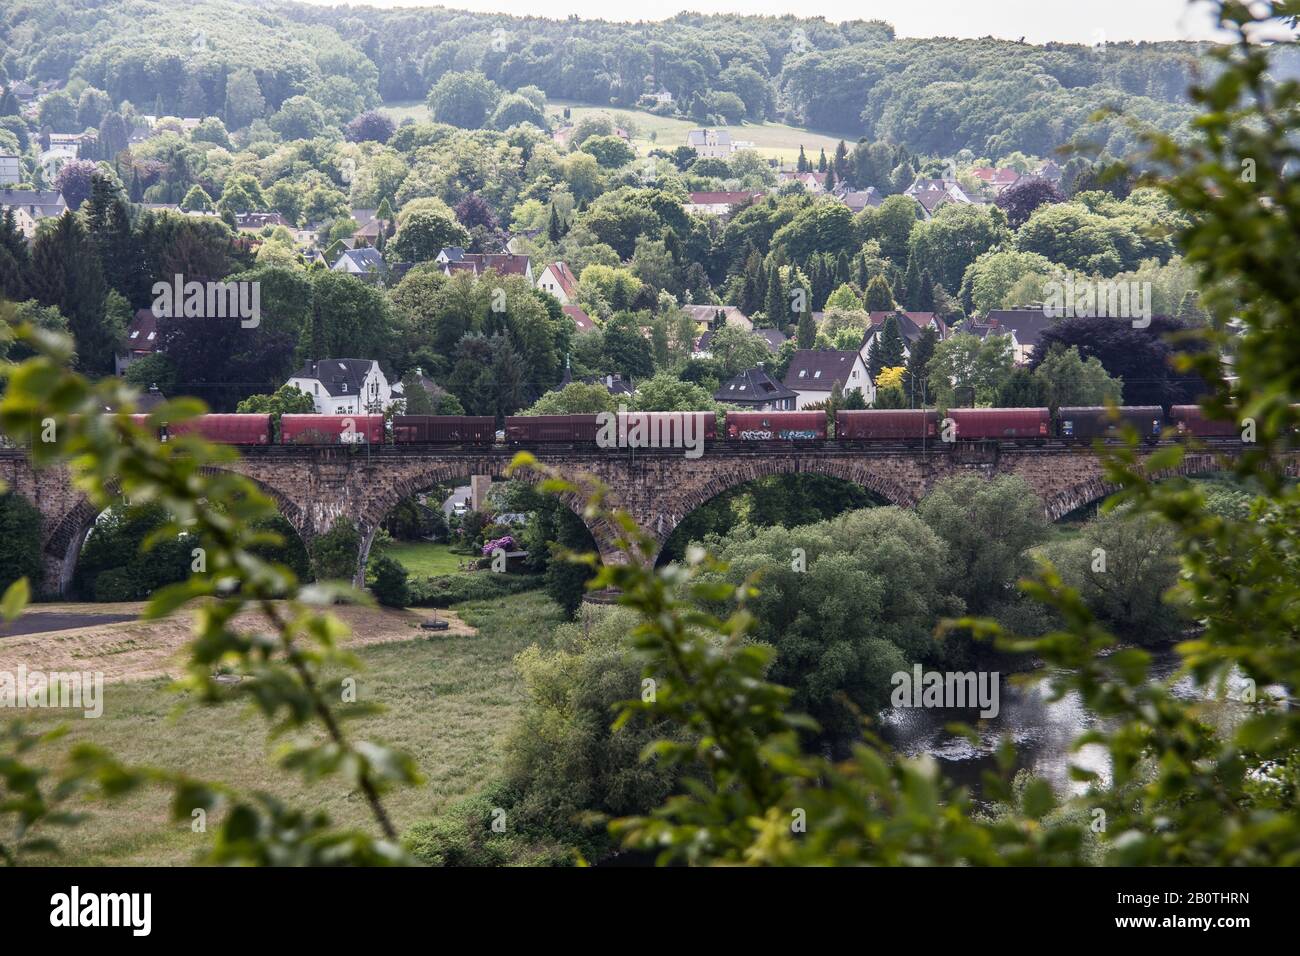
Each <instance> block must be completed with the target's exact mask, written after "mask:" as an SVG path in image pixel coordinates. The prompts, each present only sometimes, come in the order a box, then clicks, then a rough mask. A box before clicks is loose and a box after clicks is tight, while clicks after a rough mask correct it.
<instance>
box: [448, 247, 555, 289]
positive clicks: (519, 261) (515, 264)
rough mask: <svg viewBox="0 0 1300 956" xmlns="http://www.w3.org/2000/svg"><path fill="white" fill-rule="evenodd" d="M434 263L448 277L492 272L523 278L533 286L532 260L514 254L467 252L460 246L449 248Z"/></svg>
mask: <svg viewBox="0 0 1300 956" xmlns="http://www.w3.org/2000/svg"><path fill="white" fill-rule="evenodd" d="M434 262H436V263H438V265H440V266H442V271H443V272H444V273H445V274H447V275H451V274H452V273H453V272H469V273H471V274H473V275H476V276H478V275H482V274H483V273H485V272H487V271H489V270H491V271H492V272H495V273H496V274H497V275H500V276H523V277H524V278H525V279H527V280H528V284H529V285H532V284H533V262H532V259H531V258H529V257H528V256H520V255H515V254H514V253H513V252H466V251H465V250H464V249H462V248H460V247H459V246H448V247H447V248H445V249H443V250H442V251H441V252H439V253H438V255H437V257H436V258H435V259H434Z"/></svg>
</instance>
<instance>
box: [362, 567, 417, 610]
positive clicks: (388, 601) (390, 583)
mask: <svg viewBox="0 0 1300 956" xmlns="http://www.w3.org/2000/svg"><path fill="white" fill-rule="evenodd" d="M369 571H370V574H371V576H372V580H371V582H370V590H371V593H373V594H374V596H375V600H377V601H378V602H379V603H380V604H382V605H384V607H406V606H407V604H409V603H410V601H411V589H410V587H409V586H408V584H407V580H406V568H404V567H402V565H401V564H399V563H398V562H397V561H396V560H395V559H393V558H390V557H389V556H388V555H386V554H381V555H379V556H378V557H376V558H372V559H371V561H370V568H369Z"/></svg>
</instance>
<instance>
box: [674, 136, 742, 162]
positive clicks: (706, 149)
mask: <svg viewBox="0 0 1300 956" xmlns="http://www.w3.org/2000/svg"><path fill="white" fill-rule="evenodd" d="M686 145H687V146H689V147H690V148H691V149H693V150H695V155H696V156H697V157H698V158H700V159H729V158H730V157H731V154H732V153H733V152H735V145H734V144H733V143H732V142H731V132H730V131H729V130H725V129H693V130H691V131H690V132H688V133H687V134H686Z"/></svg>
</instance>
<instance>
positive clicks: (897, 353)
mask: <svg viewBox="0 0 1300 956" xmlns="http://www.w3.org/2000/svg"><path fill="white" fill-rule="evenodd" d="M903 353H904V345H903V335H902V333H901V332H899V331H898V317H897V316H894V315H891V316H889V317H888V318H886V319H885V325H884V328H882V329H881V332H880V349H879V354H880V366H881V368H899V367H900V366H902V365H903V363H904V354H903Z"/></svg>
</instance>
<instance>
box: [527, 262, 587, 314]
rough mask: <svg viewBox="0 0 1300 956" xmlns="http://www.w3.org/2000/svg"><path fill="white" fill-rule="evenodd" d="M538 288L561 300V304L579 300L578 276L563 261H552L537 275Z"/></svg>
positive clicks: (570, 303)
mask: <svg viewBox="0 0 1300 956" xmlns="http://www.w3.org/2000/svg"><path fill="white" fill-rule="evenodd" d="M537 288H539V289H541V290H542V291H543V292H549V293H550V294H551V295H553V296H555V297H556V298H557V299H559V300H560V305H572V304H573V303H575V302H577V301H578V277H577V276H575V275H574V274H573V270H572V269H570V268H569V267H568V265H567V264H565V263H563V262H552V263H551V264H550V265H548V266H547V267H546V268H545V269H543V270H542V274H541V275H539V276H538V277H537Z"/></svg>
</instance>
